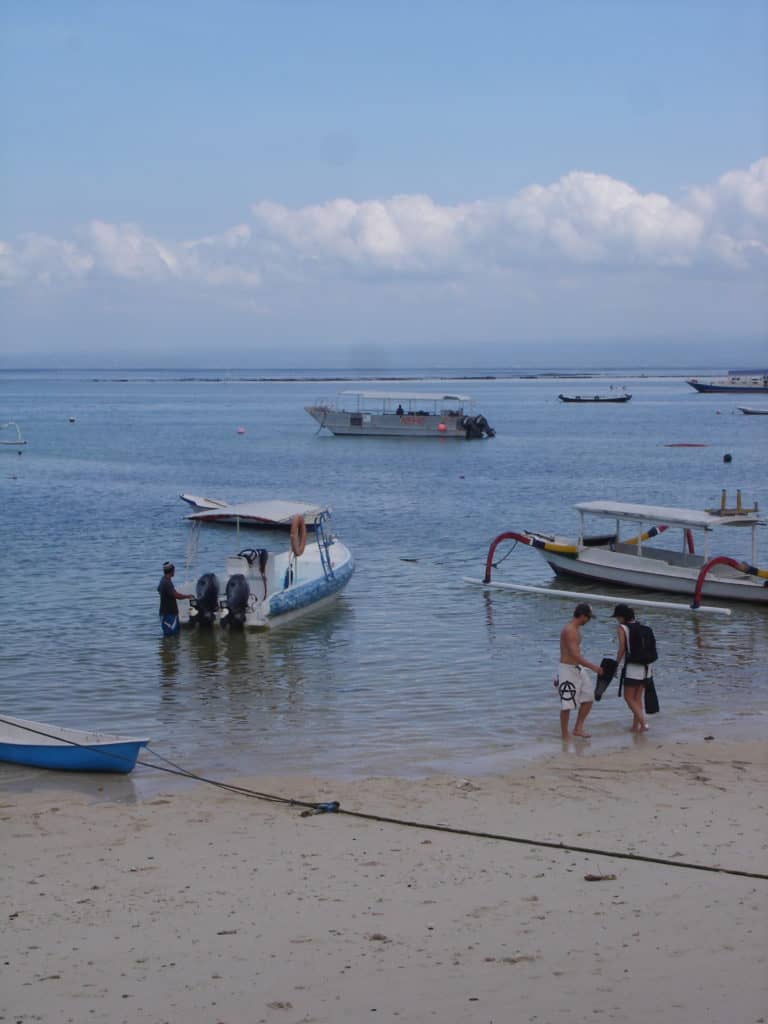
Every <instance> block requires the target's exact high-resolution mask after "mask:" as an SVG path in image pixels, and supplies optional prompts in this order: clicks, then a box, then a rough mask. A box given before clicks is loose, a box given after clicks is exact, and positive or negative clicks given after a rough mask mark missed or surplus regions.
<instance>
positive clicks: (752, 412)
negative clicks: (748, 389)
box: [739, 405, 768, 416]
mask: <svg viewBox="0 0 768 1024" xmlns="http://www.w3.org/2000/svg"><path fill="white" fill-rule="evenodd" d="M739 411H740V412H743V413H744V415H745V416H768V406H766V407H765V408H764V409H758V408H756V407H755V406H754V405H740V406H739Z"/></svg>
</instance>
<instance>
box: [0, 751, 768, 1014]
mask: <svg viewBox="0 0 768 1024" xmlns="http://www.w3.org/2000/svg"><path fill="white" fill-rule="evenodd" d="M628 744H629V741H628ZM767 775H768V770H767V759H766V747H765V745H763V744H761V743H757V742H742V743H727V744H725V743H719V742H717V741H714V742H706V743H705V742H702V743H699V744H695V745H685V744H672V745H665V746H661V745H660V744H659V743H658V742H654V740H653V739H652V737H650V736H644V737H640V738H639V739H638V741H637V742H636V743H635V744H634V745H633V746H629V745H628V747H627V749H624V750H621V751H616V752H614V753H610V754H599V755H592V754H591V753H590V751H589V748H588V746H585V748H584V749H582V750H581V752H580V754H579V753H574V752H573V751H569V752H566V751H564V752H563V753H558V754H557V756H554V757H552V758H550V759H548V760H546V761H543V762H532V763H530V764H527V765H522V766H519V767H516V768H515V770H514V771H513V772H511V773H510V774H509V775H506V776H504V777H493V778H486V777H482V778H474V779H458V778H449V777H433V778H430V779H426V780H421V781H403V780H400V779H393V778H387V779H383V778H382V779H378V778H372V779H367V780H365V781H363V782H355V783H338V782H333V783H329V782H322V781H320V780H317V779H310V778H306V779H297V778H283V779H279V778H272V779H264V778H261V779H258V780H248V781H249V783H250V784H251V785H253V786H254V788H257V789H259V790H261V791H266V792H273V793H279V794H280V795H283V796H287V797H292V798H294V799H300V800H310V801H315V800H333V799H338V800H340V801H341V805H342V808H344V809H348V810H360V811H365V812H369V813H374V814H381V815H385V816H387V815H388V816H394V817H398V818H407V819H410V820H413V821H421V822H430V823H443V824H449V825H453V826H456V827H459V828H465V829H477V830H480V831H483V832H493V833H499V834H506V835H511V836H519V837H528V838H538V839H544V840H550V841H555V842H563V843H571V844H575V845H579V846H583V847H595V848H600V849H606V850H616V851H627V852H636V853H639V854H645V855H649V856H656V857H662V858H669V859H671V860H677V861H687V862H694V863H697V864H703V865H718V866H721V867H727V868H731V869H736V870H743V871H750V872H758V873H761V872H762V873H765V872H766V871H767V870H768V858H766V845H767V843H768V835H767V834H766V815H765V810H766V799H767V798H768V785H767V784H766V783H768V778H766V776H767ZM42 785H43V783H41V786H42ZM98 786H103V787H104V791H103V792H102V793H99V792H98V791H97V787H98ZM108 791H109V784H108V782H106V783H105V781H104V780H94V781H93V793H92V794H90V795H89V794H88V793H87V792H83V791H82V789H80V790H75V789H72V790H68V789H67V788H66V787H61V788H58V789H57V790H56V791H53V790H50V789H48V790H46V791H45V792H42V791H37V792H35V793H7V792H6V793H5V794H4V795H2V797H0V834H2V860H3V910H2V914H1V917H0V921H1V923H0V928H1V932H0V944H1V948H0V963H1V964H2V977H1V980H0V1020H2V1021H3V1022H6V1021H8V1022H10V1021H13V1022H23V1024H27V1022H32V1021H44V1022H51V1024H54V1022H75V1024H81V1022H85V1021H93V1022H109V1024H119V1022H122V1021H131V1022H135V1021H147V1022H152V1024H162V1022H166V1021H167V1022H169V1024H175V1022H180V1021H185V1022H193V1024H197V1022H200V1024H208V1022H210V1024H216V1022H226V1024H240V1022H249V1024H251V1022H253V1024H256V1022H268V1024H272V1022H276V1024H299V1022H301V1024H326V1022H328V1024H333V1022H337V1021H355V1022H361V1021H379V1022H381V1021H387V1022H394V1021H402V1022H406V1021H407V1022H412V1024H414V1022H426V1021H431V1022H433V1021H439V1022H441V1024H463V1022H471V1024H489V1022H493V1024H506V1022H518V1021H519V1022H537V1024H538V1022H541V1024H547V1022H551V1021H604V1022H608V1021H616V1022H626V1024H635V1022H637V1024H640V1022H646V1021H648V1020H654V1021H664V1022H665V1024H694V1022H695V1024H709V1022H711V1024H721V1022H729V1024H759V1022H763V1021H765V1020H768V986H767V982H766V969H765V967H766V965H765V960H766V948H767V943H766V939H767V938H768V934H767V932H768V924H767V922H768V914H766V910H767V909H768V908H767V906H766V904H768V899H767V898H766V897H768V881H765V880H761V879H754V878H744V877H738V876H734V875H728V874H719V873H718V874H713V873H709V872H701V871H695V870H688V869H684V868H681V867H671V866H663V865H656V864H649V863H643V862H634V861H628V860H623V859H616V858H612V857H611V856H610V855H608V854H605V855H594V854H585V853H575V852H571V851H568V850H551V849H545V848H537V847H535V846H528V845H519V844H514V843H509V842H503V841H499V840H494V839H485V838H476V837H471V836H461V835H451V834H445V833H440V832H436V831H429V830H425V829H421V828H408V827H403V826H399V825H394V824H389V823H381V822H373V821H366V820H360V819H355V818H353V817H346V816H344V815H337V814H321V815H311V816H307V817H302V816H301V814H300V809H299V808H296V807H290V806H285V805H280V804H270V803H265V802H263V801H260V800H254V799H250V798H247V797H244V796H238V795H233V794H229V793H225V792H221V791H219V790H216V789H214V788H212V787H207V786H204V785H200V786H197V785H196V786H194V788H188V787H184V788H182V789H181V790H178V789H173V788H172V787H170V786H169V789H168V792H166V793H162V794H159V795H156V796H153V797H151V798H149V799H147V800H144V801H141V802H136V803H112V802H109V800H108V799H107V798H105V795H104V794H105V793H106V794H108ZM587 874H598V875H615V876H616V878H615V880H610V879H606V880H602V881H592V882H590V881H586V880H585V877H584V876H585V875H587Z"/></svg>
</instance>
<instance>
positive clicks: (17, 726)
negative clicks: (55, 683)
mask: <svg viewBox="0 0 768 1024" xmlns="http://www.w3.org/2000/svg"><path fill="white" fill-rule="evenodd" d="M148 743H149V739H135V738H133V737H129V736H113V735H110V734H108V733H100V732H85V731H83V730H82V729H65V728H62V727H60V726H58V725H46V724H44V723H43V722H29V721H27V720H26V719H24V718H9V717H8V716H7V715H2V716H0V761H9V762H10V763H11V764H24V765H29V766H30V767H32V768H54V769H56V770H57V771H67V772H117V773H119V774H121V775H126V774H127V773H128V772H130V771H132V770H133V768H134V767H135V765H136V758H137V757H138V756H139V751H140V750H141V748H142V747H145V746H146V745H147V744H148Z"/></svg>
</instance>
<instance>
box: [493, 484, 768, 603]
mask: <svg viewBox="0 0 768 1024" xmlns="http://www.w3.org/2000/svg"><path fill="white" fill-rule="evenodd" d="M575 508H576V511H577V512H578V514H579V528H578V534H577V536H576V537H575V538H568V537H558V536H552V535H549V534H545V533H538V532H531V531H528V530H525V531H523V532H520V533H517V532H511V531H510V532H506V533H501V534H499V536H498V537H495V538H494V540H493V541H492V542H491V545H490V548H489V550H488V556H487V559H486V567H485V578H484V580H483V582H484V583H485V584H489V583H490V582H491V572H492V569H493V566H494V556H495V552H496V548H497V547H498V545H499V544H500V543H502V542H503V541H506V540H514V541H516V542H518V543H521V544H527V545H529V546H530V547H533V548H535V549H536V551H538V553H539V554H540V555H541V557H542V558H544V560H545V561H546V562H547V563H548V564H549V566H550V568H551V569H552V570H553V572H554V573H555V574H556V575H557V576H570V577H578V578H580V579H584V580H590V581H599V582H605V583H613V584H619V585H624V586H631V587H637V588H639V589H641V590H656V591H662V592H666V593H673V594H685V595H687V596H688V597H690V598H691V601H692V604H691V607H693V608H698V607H699V606H700V604H701V598H702V595H703V596H704V597H706V598H715V599H717V600H724V601H749V602H753V603H755V604H760V605H764V606H766V607H768V569H758V568H756V567H755V565H754V563H755V562H756V561H757V527H758V526H763V525H765V520H764V519H761V518H760V517H759V514H758V507H757V503H755V506H754V508H751V509H745V508H742V505H741V492H737V500H736V507H735V508H731V509H729V508H727V503H726V495H725V492H723V495H722V499H721V505H720V508H717V509H707V510H706V511H699V510H697V509H688V508H668V507H666V506H657V505H634V504H628V503H624V502H618V501H585V502H581V503H579V504H577V505H576V506H575ZM588 516H590V517H597V518H599V519H601V520H605V519H608V520H612V521H613V523H612V525H613V528H612V530H611V531H610V532H609V533H603V534H599V535H592V536H590V535H589V534H587V532H586V530H585V520H586V518H587V517H588ZM626 523H630V524H632V527H631V529H630V530H629V531H627V532H628V533H629V534H630V535H629V536H622V535H621V531H622V527H624V524H626ZM719 527H741V528H742V529H744V528H746V529H748V530H751V541H752V563H749V562H745V561H742V560H741V559H736V558H730V557H728V556H725V555H719V554H717V555H714V556H713V554H712V552H711V550H710V540H711V534H712V531H713V530H715V529H717V528H719ZM671 529H676V530H679V531H681V538H682V543H681V544H680V545H679V546H677V547H661V546H657V545H655V544H651V543H648V542H649V541H651V540H652V539H653V538H655V537H657V536H659V535H660V534H662V533H665V532H666V531H667V530H671ZM697 533H698V534H699V535H700V536H701V537H702V540H703V546H702V550H701V551H700V552H698V553H697V552H696V549H695V540H694V535H695V534H697ZM665 539H666V538H665ZM523 589H524V588H523ZM587 596H588V595H587Z"/></svg>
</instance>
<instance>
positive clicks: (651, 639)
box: [627, 622, 659, 665]
mask: <svg viewBox="0 0 768 1024" xmlns="http://www.w3.org/2000/svg"><path fill="white" fill-rule="evenodd" d="M628 628H629V650H628V651H627V661H631V662H632V663H633V664H635V665H652V664H653V662H654V661H658V659H659V655H658V652H657V650H656V637H655V636H654V635H653V630H652V629H651V627H650V626H646V625H644V624H643V623H642V622H630V623H629V626H628Z"/></svg>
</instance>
